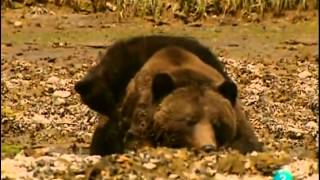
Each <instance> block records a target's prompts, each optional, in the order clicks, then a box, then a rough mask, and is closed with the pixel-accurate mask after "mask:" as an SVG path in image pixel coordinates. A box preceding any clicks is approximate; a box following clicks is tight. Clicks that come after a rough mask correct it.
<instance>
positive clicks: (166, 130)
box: [120, 47, 262, 153]
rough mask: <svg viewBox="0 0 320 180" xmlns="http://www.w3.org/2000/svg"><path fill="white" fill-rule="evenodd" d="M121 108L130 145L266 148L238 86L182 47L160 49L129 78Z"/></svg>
mask: <svg viewBox="0 0 320 180" xmlns="http://www.w3.org/2000/svg"><path fill="white" fill-rule="evenodd" d="M126 92H127V93H126V96H125V98H124V101H123V103H122V106H121V108H120V114H121V115H122V119H123V124H122V126H123V127H125V128H124V129H128V132H127V133H126V135H125V145H126V147H129V148H130V147H132V146H138V147H139V146H140V143H146V142H147V143H148V144H151V145H153V146H158V145H160V146H169V147H194V148H202V147H205V148H208V147H209V148H210V149H217V148H218V147H220V146H227V147H232V148H234V149H237V150H239V151H240V152H242V153H246V152H250V151H253V150H256V151H260V150H262V145H261V144H260V143H259V142H258V140H257V138H256V136H255V134H254V132H253V129H252V127H251V126H250V124H249V122H248V120H247V118H246V117H245V115H244V112H243V109H242V108H241V104H240V100H239V99H238V98H237V88H236V85H235V84H234V83H233V82H232V81H230V80H229V79H226V78H225V77H224V76H223V75H222V74H221V73H220V72H218V71H217V70H216V69H214V68H212V67H210V66H208V65H207V64H205V63H203V62H202V61H201V60H200V59H199V58H198V57H197V56H196V55H194V54H193V53H191V52H189V51H186V50H184V49H182V48H179V47H167V48H163V49H161V50H159V51H158V52H156V53H155V54H154V55H153V56H152V57H151V58H150V59H149V60H148V62H146V63H145V65H144V66H143V67H142V68H141V70H140V71H139V72H138V73H137V74H136V76H135V77H134V78H133V79H132V80H131V81H130V83H129V85H128V87H127V91H126Z"/></svg>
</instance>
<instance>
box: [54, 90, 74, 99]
mask: <svg viewBox="0 0 320 180" xmlns="http://www.w3.org/2000/svg"><path fill="white" fill-rule="evenodd" d="M70 95H71V93H70V92H69V91H55V92H54V93H53V96H55V97H62V98H66V97H69V96H70Z"/></svg>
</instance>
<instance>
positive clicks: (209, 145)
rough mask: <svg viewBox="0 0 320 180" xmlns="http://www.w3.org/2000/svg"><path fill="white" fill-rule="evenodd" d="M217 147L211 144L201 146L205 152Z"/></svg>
mask: <svg viewBox="0 0 320 180" xmlns="http://www.w3.org/2000/svg"><path fill="white" fill-rule="evenodd" d="M216 149H217V147H216V146H214V145H213V144H207V145H204V146H202V147H201V150H203V151H205V152H207V153H208V152H212V151H215V150H216Z"/></svg>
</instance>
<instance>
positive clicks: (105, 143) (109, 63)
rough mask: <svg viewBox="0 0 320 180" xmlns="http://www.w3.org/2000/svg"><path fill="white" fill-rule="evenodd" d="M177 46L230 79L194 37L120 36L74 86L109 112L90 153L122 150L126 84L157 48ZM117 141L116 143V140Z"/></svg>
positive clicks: (90, 103)
mask: <svg viewBox="0 0 320 180" xmlns="http://www.w3.org/2000/svg"><path fill="white" fill-rule="evenodd" d="M168 46H177V47H180V48H183V49H185V50H188V51H190V52H192V53H193V54H195V55H196V56H198V57H199V59H201V61H203V62H204V63H206V64H208V65H209V66H211V67H213V68H215V69H216V70H217V71H218V72H219V73H221V74H222V75H223V77H224V78H226V79H229V77H228V76H227V74H226V73H225V72H224V70H223V65H222V64H221V63H220V61H219V60H218V59H217V57H216V56H215V55H214V54H213V53H212V52H211V51H210V49H209V48H207V47H205V46H203V45H202V44H200V43H199V42H198V41H197V40H195V39H193V38H186V37H175V36H164V35H150V36H139V37H134V38H130V39H128V40H121V41H117V42H116V43H114V44H113V45H112V46H111V47H109V48H108V50H107V51H106V53H105V54H104V56H103V57H102V58H101V60H100V62H99V63H98V64H97V65H96V66H94V67H93V68H91V70H90V71H89V72H88V73H87V75H86V76H85V77H84V78H83V79H82V80H80V81H79V82H77V83H76V85H75V90H76V91H77V93H79V94H80V96H81V99H82V101H83V103H85V104H86V105H88V106H89V107H90V108H91V109H93V110H95V111H97V112H98V113H100V114H102V117H101V119H102V121H105V119H106V117H104V116H107V117H108V118H109V119H111V121H109V122H108V126H98V127H97V128H96V130H95V132H94V134H93V138H92V143H91V154H99V155H105V154H110V153H116V152H121V151H122V150H123V144H122V141H119V139H121V138H122V136H123V132H124V131H123V130H116V129H117V128H120V127H119V124H118V122H120V121H121V118H120V116H121V114H119V113H118V111H117V108H118V105H120V104H121V103H122V100H123V96H124V95H125V93H126V87H127V85H128V83H129V81H130V80H131V78H133V76H134V75H135V74H136V73H137V72H138V71H139V70H140V68H141V67H142V66H143V65H144V64H145V63H146V62H147V61H148V60H149V59H150V57H151V56H152V55H153V54H154V53H155V52H157V51H158V50H160V49H162V48H165V47H168ZM114 141H116V142H117V144H115V143H114Z"/></svg>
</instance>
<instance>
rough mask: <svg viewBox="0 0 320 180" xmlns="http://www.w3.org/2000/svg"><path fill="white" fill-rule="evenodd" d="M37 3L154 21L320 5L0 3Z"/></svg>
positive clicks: (117, 0) (245, 1)
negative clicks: (166, 16) (172, 17)
mask: <svg viewBox="0 0 320 180" xmlns="http://www.w3.org/2000/svg"><path fill="white" fill-rule="evenodd" d="M39 3H40V4H48V3H49V4H50V3H51V4H55V5H57V6H69V7H71V8H73V9H74V10H75V11H77V12H79V11H86V12H108V11H109V12H110V11H111V12H117V13H118V15H119V18H124V17H128V16H130V17H132V16H135V17H140V16H153V17H154V18H156V19H158V18H161V17H162V16H163V15H164V14H166V15H167V14H172V15H174V16H178V17H180V18H181V17H190V16H191V17H194V18H196V19H199V18H203V17H206V16H208V15H226V14H230V15H236V14H240V15H241V14H246V13H252V12H255V13H258V14H260V15H263V14H264V13H265V12H272V13H274V15H281V13H282V12H283V11H285V10H308V9H316V8H318V4H319V3H318V1H317V0H3V1H1V8H6V7H8V8H21V7H23V6H24V5H25V6H31V5H35V4H39Z"/></svg>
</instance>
